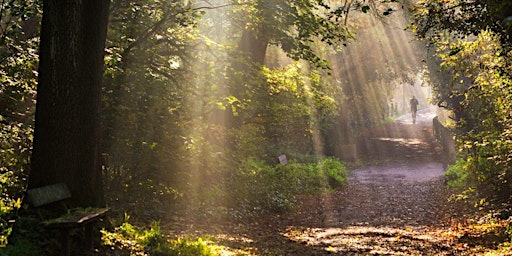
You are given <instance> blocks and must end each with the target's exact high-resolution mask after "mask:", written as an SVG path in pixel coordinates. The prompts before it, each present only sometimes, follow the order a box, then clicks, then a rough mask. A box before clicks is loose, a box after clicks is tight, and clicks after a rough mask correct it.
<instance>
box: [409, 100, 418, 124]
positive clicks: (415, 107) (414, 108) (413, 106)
mask: <svg viewBox="0 0 512 256" xmlns="http://www.w3.org/2000/svg"><path fill="white" fill-rule="evenodd" d="M410 104H411V114H412V123H413V124H415V123H416V112H418V104H419V102H418V100H417V99H416V97H414V95H413V96H412V99H411V102H410Z"/></svg>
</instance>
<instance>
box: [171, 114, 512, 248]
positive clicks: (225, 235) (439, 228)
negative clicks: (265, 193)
mask: <svg viewBox="0 0 512 256" xmlns="http://www.w3.org/2000/svg"><path fill="white" fill-rule="evenodd" d="M433 117H434V115H433V113H432V111H428V110H426V111H423V112H420V113H419V116H418V120H417V122H416V124H412V122H411V120H410V119H408V118H407V117H404V118H402V119H398V120H397V121H395V122H393V123H390V124H387V125H386V126H383V127H380V128H378V129H374V130H372V131H370V132H368V133H366V134H365V136H364V138H362V139H361V140H360V141H359V143H358V148H359V151H360V155H359V157H360V159H361V162H365V163H372V164H369V165H366V166H363V167H360V168H356V169H355V170H354V171H352V172H351V174H350V175H349V180H348V182H347V184H346V185H345V186H344V187H343V188H340V189H338V190H336V191H334V192H330V193H324V194H318V195H308V196H299V200H298V201H299V203H298V204H297V205H296V206H295V207H294V208H292V209H290V210H289V211H288V212H286V213H283V214H281V215H272V216H266V218H260V219H258V220H257V221H253V222H251V223H244V224H226V223H224V224H221V225H210V226H208V227H207V228H204V229H202V228H199V227H197V226H195V227H192V226H190V227H188V228H185V229H188V230H186V231H185V233H186V234H191V229H192V230H194V229H195V231H196V232H198V233H196V234H198V235H200V234H205V233H206V234H209V235H210V237H212V240H213V241H214V243H216V244H220V245H223V246H224V248H223V249H222V255H483V254H484V253H486V252H493V253H494V254H491V255H512V254H508V253H510V252H509V251H507V248H502V247H500V244H502V243H503V242H505V241H506V240H507V239H508V237H507V235H505V234H506V233H507V232H506V225H507V223H500V222H489V221H487V222H481V223H479V222H474V221H472V220H473V219H475V217H476V216H478V211H476V210H475V208H474V207H472V206H469V205H466V204H464V203H462V202H454V201H451V200H449V198H450V196H451V195H452V194H453V191H451V190H450V189H449V188H448V187H447V186H446V184H445V182H444V176H443V175H444V169H445V164H443V156H442V154H441V153H440V152H441V149H440V147H439V146H437V145H436V144H435V142H434V139H433V137H432V118H433ZM174 228H175V227H174ZM199 229H201V231H197V230H199Z"/></svg>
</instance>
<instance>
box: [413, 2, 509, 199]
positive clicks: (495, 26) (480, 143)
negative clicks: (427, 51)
mask: <svg viewBox="0 0 512 256" xmlns="http://www.w3.org/2000/svg"><path fill="white" fill-rule="evenodd" d="M419 7H420V8H418V9H416V13H415V15H416V16H415V19H416V21H415V24H414V25H413V27H414V28H415V29H416V32H417V33H418V34H419V35H420V36H421V37H425V38H428V39H429V40H431V41H432V42H433V43H434V44H435V45H436V51H437V56H438V57H439V62H438V63H440V64H441V67H442V68H443V70H445V71H446V74H449V76H448V77H447V78H446V77H444V78H445V79H444V80H441V82H440V83H437V84H435V86H434V90H435V93H436V94H437V97H436V98H437V99H438V103H439V104H442V105H444V106H446V107H447V108H449V109H451V110H453V112H454V113H455V119H456V121H457V137H458V149H459V154H458V157H459V158H461V159H464V160H460V161H458V162H457V163H456V165H455V166H453V167H451V169H450V170H449V175H450V176H452V177H453V179H451V184H452V185H454V186H456V187H466V188H470V190H474V192H475V193H474V195H476V196H477V197H478V198H479V199H482V200H484V201H493V202H499V203H508V204H509V203H511V202H512V201H511V199H512V198H511V197H510V194H511V192H512V186H511V185H510V184H511V181H512V173H511V172H510V170H511V167H512V158H511V157H510V156H511V153H510V152H511V149H512V136H511V135H512V133H511V128H512V120H511V116H510V113H511V111H512V100H511V99H512V97H511V95H512V82H511V81H512V79H511V78H512V76H511V74H512V70H511V66H510V63H511V61H512V55H511V52H510V49H512V48H511V47H510V46H511V45H510V38H509V35H510V28H511V27H510V26H509V25H507V24H505V23H504V22H505V18H507V17H508V15H510V13H507V12H506V11H505V10H508V7H510V3H509V2H507V1H504V2H497V1H479V2H474V1H464V0H463V1H425V2H423V4H422V5H421V6H419Z"/></svg>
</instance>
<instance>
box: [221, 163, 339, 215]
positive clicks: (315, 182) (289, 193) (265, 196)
mask: <svg viewBox="0 0 512 256" xmlns="http://www.w3.org/2000/svg"><path fill="white" fill-rule="evenodd" d="M240 168H241V170H240V171H239V172H238V173H237V174H235V175H233V177H232V178H231V179H232V180H233V185H234V186H233V188H232V189H233V191H232V196H234V198H232V200H230V201H231V203H232V204H233V205H237V206H238V207H235V206H232V207H233V208H235V209H236V210H238V211H240V210H242V211H249V212H250V211H251V210H252V211H255V212H254V213H259V212H265V211H269V210H270V211H276V212H282V211H284V210H286V209H288V208H289V207H290V206H291V205H292V204H293V203H294V202H295V196H296V195H300V194H311V193H319V192H324V191H327V190H330V189H334V188H337V187H339V186H341V185H342V184H343V183H344V182H345V181H346V175H347V170H346V168H345V167H344V166H343V164H342V163H340V162H339V161H338V160H336V159H334V158H326V159H324V160H320V161H319V162H316V163H304V164H300V163H294V162H291V163H288V164H287V165H277V166H270V165H267V164H264V163H263V162H261V161H254V160H250V159H249V160H247V161H246V162H245V163H244V165H243V166H241V167H240ZM240 206H242V207H240ZM235 214H236V212H235Z"/></svg>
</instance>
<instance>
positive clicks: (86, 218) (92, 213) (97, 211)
mask: <svg viewBox="0 0 512 256" xmlns="http://www.w3.org/2000/svg"><path fill="white" fill-rule="evenodd" d="M109 210H110V209H109V208H92V209H87V210H84V211H76V212H72V213H68V214H66V215H63V216H61V217H59V218H55V219H51V220H48V221H45V222H44V224H45V225H47V226H48V227H53V228H62V227H77V226H80V225H82V224H86V223H88V222H90V221H93V220H96V219H97V218H100V217H102V216H104V215H106V213H107V212H108V211H109Z"/></svg>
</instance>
